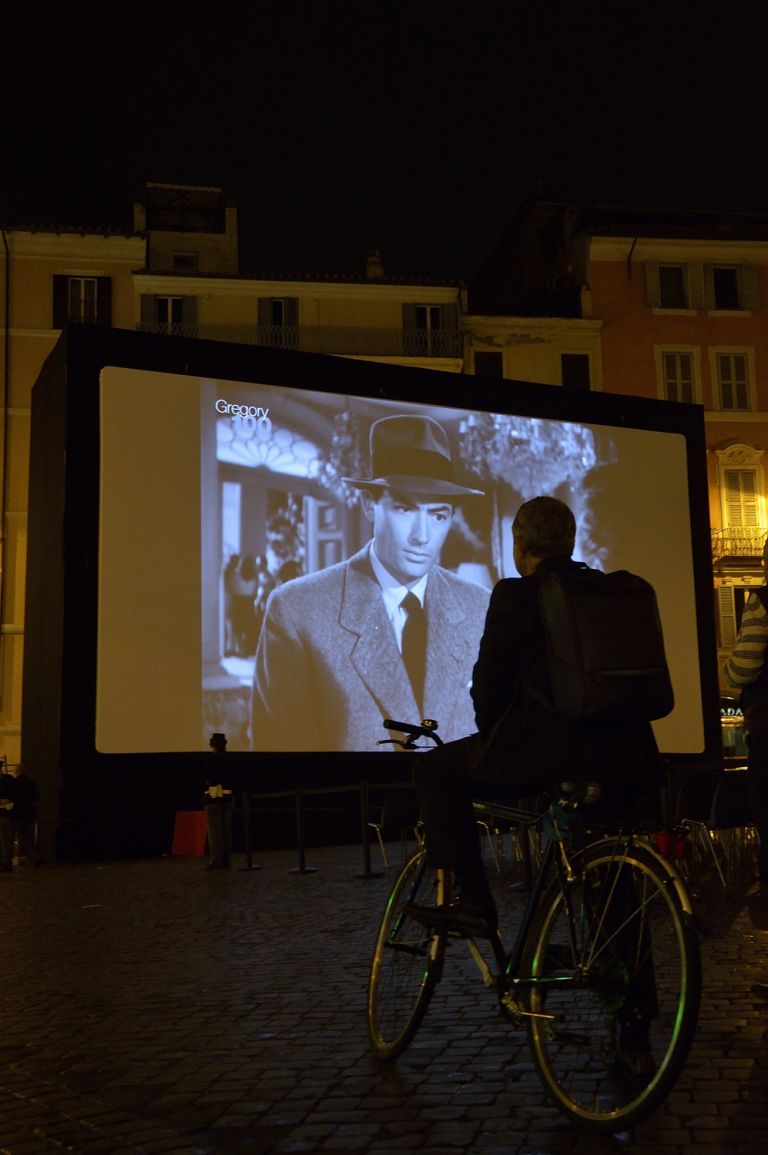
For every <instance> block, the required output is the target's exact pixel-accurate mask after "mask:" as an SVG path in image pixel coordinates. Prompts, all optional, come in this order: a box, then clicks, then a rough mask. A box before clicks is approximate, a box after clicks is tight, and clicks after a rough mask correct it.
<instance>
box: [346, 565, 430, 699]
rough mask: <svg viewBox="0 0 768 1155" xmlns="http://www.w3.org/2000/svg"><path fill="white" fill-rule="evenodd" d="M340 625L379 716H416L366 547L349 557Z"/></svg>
mask: <svg viewBox="0 0 768 1155" xmlns="http://www.w3.org/2000/svg"><path fill="white" fill-rule="evenodd" d="M339 624H340V625H341V627H342V629H344V630H346V631H347V633H348V634H349V637H350V642H351V650H350V660H351V662H352V665H353V666H354V668H355V670H356V671H357V674H358V676H359V678H360V680H361V681H362V682H363V683H364V685H365V686H366V688H367V690H368V692H369V693H370V695H371V696H372V698H373V699H374V700H375V701H376V703H377V704H378V706H379V708H380V710H381V712H382V716H384V717H390V718H395V719H396V720H397V721H400V722H408V721H413V720H414V719H418V715H419V708H418V706H417V704H416V699H415V698H414V696H413V691H412V690H411V685H410V682H409V681H408V675H407V674H406V672H405V667H404V666H403V660H402V658H401V656H400V651H399V650H398V648H397V643H396V642H395V637H394V634H393V632H392V626H391V624H390V621H389V618H388V617H387V614H386V611H385V609H384V599H383V598H382V596H381V588H380V586H379V583H378V582H377V581H376V578H375V577H374V574H373V570H372V569H371V565H370V562H369V560H368V547H366V549H364V550H362V551H361V552H360V553H358V554H355V555H354V557H352V558H350V561H349V566H348V567H347V571H346V577H345V582H344V590H343V593H342V602H341V614H340V618H339Z"/></svg>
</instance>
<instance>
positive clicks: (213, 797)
mask: <svg viewBox="0 0 768 1155" xmlns="http://www.w3.org/2000/svg"><path fill="white" fill-rule="evenodd" d="M208 745H209V746H210V747H211V750H212V751H213V753H212V754H211V755H210V756H209V758H208V765H207V768H206V781H205V818H206V823H207V826H208V853H209V855H210V862H209V863H208V865H207V867H206V870H229V868H230V866H231V865H232V863H231V861H230V858H231V854H232V811H233V809H234V799H233V796H232V790H231V789H230V788H229V787H228V786H227V785H226V783H227V781H228V778H227V765H226V760H225V755H226V753H227V736H226V734H218V733H216V734H211V738H210V741H209V743H208Z"/></svg>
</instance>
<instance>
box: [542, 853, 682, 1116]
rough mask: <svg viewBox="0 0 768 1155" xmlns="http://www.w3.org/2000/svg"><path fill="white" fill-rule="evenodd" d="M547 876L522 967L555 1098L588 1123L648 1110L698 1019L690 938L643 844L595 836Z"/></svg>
mask: <svg viewBox="0 0 768 1155" xmlns="http://www.w3.org/2000/svg"><path fill="white" fill-rule="evenodd" d="M573 867H574V873H575V875H576V878H575V880H574V881H573V882H570V883H567V884H565V887H564V889H562V888H561V887H560V885H559V884H553V885H552V886H551V887H550V888H549V890H548V891H547V893H546V895H545V896H544V899H543V901H542V905H541V908H540V914H539V916H538V918H537V921H536V923H535V925H534V927H533V928H532V931H531V936H530V946H529V949H528V952H527V958H526V959H525V960H524V963H523V968H522V970H521V974H523V975H530V976H532V977H533V978H534V979H538V980H539V983H538V985H534V986H532V987H531V988H530V992H529V996H528V1006H529V1009H530V1010H531V1011H532V1012H533V1014H534V1015H540V1016H551V1017H540V1018H535V1017H534V1018H531V1019H530V1020H529V1037H530V1043H531V1049H532V1052H533V1057H534V1061H535V1064H536V1068H537V1071H538V1073H539V1076H540V1078H541V1080H542V1083H543V1085H544V1087H545V1089H546V1091H547V1093H548V1095H549V1096H550V1098H551V1099H552V1100H553V1101H554V1102H555V1103H556V1104H557V1106H558V1107H559V1108H560V1109H561V1110H562V1111H563V1112H564V1113H565V1114H566V1115H567V1116H568V1117H569V1118H571V1119H572V1120H574V1121H575V1122H577V1123H579V1124H580V1125H582V1126H585V1127H589V1128H591V1129H592V1130H595V1131H611V1132H616V1131H621V1130H625V1129H627V1128H629V1127H632V1126H634V1125H635V1124H636V1123H638V1122H639V1121H640V1120H641V1119H644V1118H646V1117H647V1116H648V1115H650V1114H651V1113H652V1112H653V1111H654V1110H655V1109H656V1107H657V1106H658V1105H659V1104H660V1103H661V1101H662V1100H663V1099H664V1097H665V1095H666V1094H667V1093H668V1091H669V1090H670V1088H671V1087H672V1086H673V1084H674V1082H675V1080H676V1078H677V1076H678V1075H679V1073H680V1070H681V1069H682V1066H683V1064H684V1062H685V1059H686V1056H687V1054H688V1050H689V1047H690V1044H691V1040H692V1037H693V1033H694V1030H695V1027H696V1021H697V1016H698V1008H699V998H700V993H701V963H700V956H699V943H698V938H697V936H696V933H695V931H694V930H693V929H692V928H691V926H690V924H689V919H688V916H687V915H686V914H685V912H684V911H683V910H682V908H681V906H680V902H679V900H678V897H677V895H676V893H675V890H674V886H673V885H672V876H671V875H670V874H669V873H668V872H667V870H666V869H665V867H664V866H663V865H661V864H660V863H658V862H656V861H655V860H654V857H653V856H652V855H651V854H649V853H647V852H645V851H644V850H643V848H642V847H635V846H632V847H631V848H629V849H627V848H626V845H624V844H620V843H615V844H610V843H607V844H603V845H602V846H600V847H591V848H587V850H585V851H584V852H583V853H582V854H581V855H578V856H576V858H575V859H574V861H573Z"/></svg>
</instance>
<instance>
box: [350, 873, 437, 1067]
mask: <svg viewBox="0 0 768 1155" xmlns="http://www.w3.org/2000/svg"><path fill="white" fill-rule="evenodd" d="M437 887H438V882H437V880H436V876H435V871H434V870H430V869H429V868H428V867H427V865H426V855H425V853H424V851H422V850H420V851H417V852H416V853H415V854H414V855H413V857H412V858H411V859H409V861H408V862H407V863H406V864H405V866H404V867H403V869H402V871H401V873H400V876H399V877H398V879H397V881H396V883H395V885H394V887H393V888H392V892H391V894H390V896H389V898H388V900H387V906H386V909H385V911H384V917H383V918H382V920H381V926H380V928H379V933H378V937H377V939H376V946H375V948H374V952H373V958H372V960H371V971H370V978H369V983H368V1036H369V1038H370V1040H371V1044H372V1045H373V1048H374V1050H375V1051H376V1052H377V1054H378V1055H380V1056H381V1057H382V1058H385V1059H391V1058H394V1057H395V1056H396V1055H399V1054H400V1053H401V1052H402V1051H404V1050H405V1048H406V1047H407V1046H408V1044H409V1043H410V1042H411V1040H412V1039H413V1036H414V1035H415V1034H416V1031H417V1030H418V1028H419V1025H420V1023H421V1021H422V1019H423V1018H424V1015H425V1014H426V1010H427V1007H428V1006H429V1000H430V998H431V997H432V992H433V990H434V988H435V983H436V982H437V981H438V979H439V977H440V968H441V966H442V961H443V955H444V952H445V935H444V934H435V933H434V932H433V931H430V930H428V929H427V928H426V927H424V926H422V925H421V924H420V923H418V922H415V921H414V920H413V919H411V918H409V917H408V915H407V914H406V913H405V912H404V910H403V907H404V906H405V905H406V904H407V903H411V902H413V903H416V904H417V905H421V906H433V905H435V903H437V902H442V901H443V900H444V896H443V895H441V894H438V893H437Z"/></svg>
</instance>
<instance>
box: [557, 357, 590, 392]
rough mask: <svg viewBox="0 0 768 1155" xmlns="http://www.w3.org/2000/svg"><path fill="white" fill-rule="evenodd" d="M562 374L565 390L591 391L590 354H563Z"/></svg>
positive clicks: (561, 361) (561, 359)
mask: <svg viewBox="0 0 768 1155" xmlns="http://www.w3.org/2000/svg"><path fill="white" fill-rule="evenodd" d="M560 373H561V377H562V382H563V388H564V389H589V353H561V354H560Z"/></svg>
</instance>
